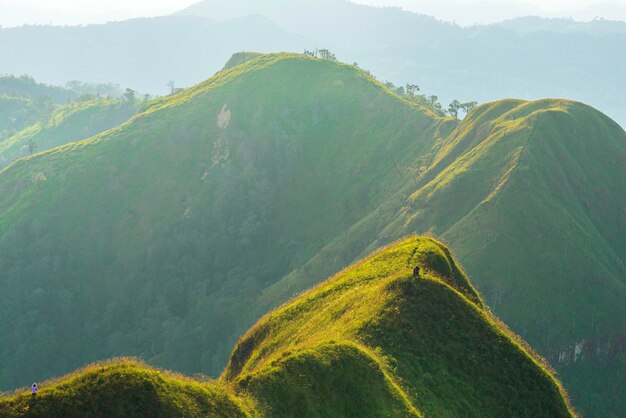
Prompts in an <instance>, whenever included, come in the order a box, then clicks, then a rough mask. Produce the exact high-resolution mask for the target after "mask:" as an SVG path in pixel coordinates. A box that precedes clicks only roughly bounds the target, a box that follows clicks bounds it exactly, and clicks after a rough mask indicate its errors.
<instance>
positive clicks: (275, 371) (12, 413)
mask: <svg viewBox="0 0 626 418" xmlns="http://www.w3.org/2000/svg"><path fill="white" fill-rule="evenodd" d="M415 266H419V267H420V268H421V274H420V276H419V277H414V276H413V268H414V267H415ZM41 386H42V389H41V390H40V393H39V394H38V397H37V399H35V400H30V399H29V394H28V393H25V394H19V392H18V394H16V395H13V396H9V397H5V398H0V413H2V414H3V416H9V417H17V416H25V415H27V414H28V416H51V412H52V411H54V414H57V415H64V416H68V415H73V416H75V415H85V414H94V415H96V416H104V415H110V414H111V413H115V415H116V416H177V414H180V413H183V411H184V414H185V416H224V417H227V416H228V417H232V416H246V415H247V413H246V410H248V411H250V414H251V415H253V416H260V417H279V416H280V417H302V416H333V417H355V416H359V417H387V416H413V417H422V416H433V417H457V416H461V415H463V416H480V417H502V416H506V417H529V416H549V417H571V416H573V414H572V412H571V411H570V409H569V408H568V405H567V402H566V400H565V399H564V397H563V392H562V390H561V389H560V386H559V384H558V382H556V380H555V379H554V378H553V377H552V376H551V375H550V373H549V372H547V371H546V370H545V369H544V368H543V367H542V366H541V365H540V364H539V363H538V362H537V361H536V360H535V359H533V358H532V357H531V356H530V355H529V353H528V352H527V351H526V350H525V349H524V348H523V347H522V346H521V345H520V344H519V343H518V342H516V340H514V339H512V337H511V335H509V334H508V333H507V332H506V331H505V330H504V329H502V328H501V326H499V325H498V323H496V322H494V319H493V318H492V317H491V315H490V314H489V312H488V311H487V310H486V309H485V307H484V305H483V303H482V301H481V299H480V296H479V295H478V294H477V292H476V291H475V290H474V288H473V287H472V285H471V284H470V283H469V281H468V280H467V278H466V277H465V275H464V274H463V273H462V272H461V271H460V270H459V268H458V267H457V266H456V263H455V262H454V260H453V259H452V257H451V255H450V252H449V250H448V249H447V248H446V247H445V246H443V245H442V244H441V243H439V242H437V241H435V240H434V239H432V238H425V237H411V238H407V239H405V240H402V241H400V242H397V243H395V244H393V245H391V246H389V247H387V248H384V249H382V250H380V251H378V252H376V253H375V254H373V255H372V256H370V257H369V258H367V259H365V260H363V261H361V262H358V263H357V264H355V265H353V266H351V267H350V268H348V269H346V270H345V271H343V272H341V273H340V274H338V275H337V276H335V277H333V278H331V279H329V280H327V281H326V282H324V283H322V284H320V285H319V286H317V287H316V288H314V289H312V290H311V291H309V292H307V293H305V294H303V295H301V296H299V297H298V298H297V299H295V300H293V301H292V302H290V303H288V304H286V305H285V306H283V307H281V308H280V309H278V310H276V311H274V312H272V313H270V314H268V315H267V316H266V317H265V318H263V319H262V320H261V321H259V323H257V325H255V326H254V327H253V328H252V329H251V330H250V331H249V332H248V333H247V334H246V335H245V336H244V337H243V338H242V339H241V340H240V341H239V343H238V344H237V346H236V347H235V350H234V352H233V354H232V356H231V359H230V361H229V364H228V367H227V368H226V370H225V371H224V373H223V376H222V378H221V380H220V381H218V382H214V383H204V384H201V383H198V382H193V381H191V380H189V379H186V380H184V379H183V378H182V377H180V376H178V377H177V376H170V375H167V374H164V375H161V373H159V372H157V371H154V370H150V369H146V368H145V366H144V367H142V366H141V365H138V364H136V363H133V362H128V361H123V362H121V363H112V364H105V365H94V366H91V367H88V368H87V369H86V370H84V371H79V372H77V373H75V374H74V375H72V376H70V377H67V378H65V379H62V380H61V381H58V382H49V383H45V384H43V385H41ZM225 388H232V389H225ZM233 392H234V393H235V395H233ZM238 398H239V399H238Z"/></svg>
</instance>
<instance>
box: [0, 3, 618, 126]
mask: <svg viewBox="0 0 626 418" xmlns="http://www.w3.org/2000/svg"><path fill="white" fill-rule="evenodd" d="M188 15H193V16H201V17H204V18H206V19H209V20H203V19H197V20H191V19H190V18H188V17H183V16H188ZM312 17H313V18H312ZM233 19H234V20H233ZM389 28H393V30H389ZM624 28H626V23H622V22H608V21H607V22H604V21H594V22H590V23H576V24H574V23H572V22H569V21H563V20H555V21H551V20H540V21H539V22H537V21H535V20H527V19H522V20H519V21H513V22H507V23H504V24H496V25H491V26H484V27H475V28H461V27H459V26H455V25H452V24H449V23H442V22H439V21H437V20H435V19H433V18H429V17H426V16H423V15H417V14H414V13H410V12H406V11H402V10H400V9H389V8H387V9H381V8H373V7H369V6H362V5H356V4H353V3H349V2H346V1H343V0H324V1H321V2H319V1H316V2H313V1H310V0H298V1H291V2H287V1H283V0H272V1H267V2H256V1H245V0H238V1H234V2H228V3H225V4H223V2H221V1H218V0H207V1H204V2H200V3H198V4H196V5H194V6H192V7H190V8H188V9H185V10H183V11H181V12H179V13H178V16H177V17H172V16H170V17H162V18H155V19H137V20H130V21H127V22H123V23H110V24H106V25H96V26H87V27H84V28H67V27H66V28H60V27H56V28H53V27H23V28H14V29H3V30H0V53H1V54H2V56H3V57H5V59H3V61H2V62H1V63H0V72H1V73H15V74H22V73H29V74H31V75H33V76H34V77H35V78H37V79H39V80H42V81H45V82H48V83H56V84H64V83H65V82H66V81H67V80H68V78H70V79H79V80H85V81H92V82H111V81H112V82H116V83H118V84H121V85H123V86H125V87H131V88H134V89H137V90H140V91H142V92H149V93H160V94H163V93H166V92H167V87H166V84H167V83H168V82H169V81H170V80H174V81H175V82H176V83H177V85H178V86H182V87H184V86H190V85H193V84H195V83H198V82H200V81H201V80H203V79H205V78H206V76H207V74H212V73H215V72H217V71H219V70H220V69H221V67H222V65H223V63H224V62H225V61H226V60H227V59H228V57H229V56H230V54H232V52H233V51H237V50H240V51H241V50H256V51H262V52H276V51H295V52H302V51H303V50H304V49H309V50H312V49H315V48H330V49H331V50H333V51H334V52H335V53H337V55H338V57H339V58H340V59H341V60H343V61H345V62H358V63H359V64H360V65H361V66H362V67H363V68H367V69H368V70H370V71H372V73H374V74H376V76H377V77H379V78H380V79H381V80H389V81H392V82H394V83H395V84H399V85H402V84H405V83H407V82H411V83H417V84H419V85H420V86H421V87H422V90H423V91H424V92H426V93H427V94H428V95H437V96H439V98H440V99H441V101H442V102H444V103H448V102H450V101H452V100H453V99H459V100H461V101H471V100H477V101H479V102H488V101H493V100H498V99H501V98H503V97H515V98H521V99H530V100H533V99H540V98H545V97H565V98H569V99H574V100H579V101H583V102H585V103H588V104H590V105H593V106H594V107H596V108H598V109H600V110H602V111H603V112H605V113H607V114H608V115H609V116H611V117H612V118H614V119H615V120H617V121H618V122H620V123H621V124H622V126H623V125H626V106H625V105H624V103H626V97H624V96H625V95H626V93H625V92H626V80H625V78H626V77H624V74H625V73H626V63H625V61H626V58H624V57H626V46H625V45H626V29H624ZM607 62H610V63H611V65H605V64H604V63H607ZM44 63H45V65H44Z"/></svg>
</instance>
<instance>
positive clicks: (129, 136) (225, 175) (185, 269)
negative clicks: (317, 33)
mask: <svg viewBox="0 0 626 418" xmlns="http://www.w3.org/2000/svg"><path fill="white" fill-rule="evenodd" d="M446 123H447V122H445V121H440V120H438V119H437V118H435V117H434V116H433V115H431V114H430V113H428V112H425V111H423V110H421V109H419V108H417V107H413V106H411V105H409V104H408V103H407V102H405V101H403V100H402V99H400V98H398V97H396V96H393V95H391V94H389V92H388V91H387V90H386V89H385V88H384V87H382V86H381V85H379V84H377V83H374V82H373V81H372V79H370V78H369V77H368V76H367V75H366V74H364V73H363V72H361V71H360V70H358V69H357V68H355V67H352V66H346V65H340V64H336V63H332V62H326V61H321V60H315V59H307V58H304V57H301V56H296V55H289V54H280V55H268V56H264V57H261V58H258V59H256V60H254V61H250V62H249V63H248V64H246V65H245V66H240V67H235V68H233V69H231V70H228V71H225V72H222V73H220V74H218V75H216V76H215V77H213V78H212V79H210V80H209V81H207V82H205V83H203V84H200V85H198V86H196V87H194V88H192V89H190V90H186V91H184V92H182V93H180V94H179V95H176V96H174V97H168V98H164V99H160V100H157V101H154V102H152V103H151V105H150V106H149V107H148V108H147V110H146V111H144V112H143V113H141V114H139V115H137V116H135V117H134V118H133V119H132V120H131V121H130V122H129V123H126V124H124V125H122V126H121V127H119V128H118V129H115V130H113V131H109V132H106V133H104V134H101V135H99V136H96V137H94V138H92V139H89V140H86V141H82V142H79V143H72V144H69V145H66V146H64V147H60V148H55V149H53V150H51V151H48V152H45V153H42V154H39V155H35V156H34V157H32V158H29V159H26V160H19V161H17V162H16V163H14V164H13V165H12V166H11V167H10V168H8V169H7V170H5V171H3V172H2V173H0V271H2V272H3V274H2V276H0V282H1V284H2V286H5V287H4V288H5V289H6V291H5V292H1V294H0V317H2V318H4V319H3V320H2V321H0V335H3V339H4V340H5V341H11V343H10V344H0V362H1V363H2V364H5V365H8V366H7V367H3V368H2V369H0V382H2V383H1V384H2V387H11V386H14V385H15V384H19V382H22V381H23V379H27V380H35V379H39V380H41V379H42V378H43V377H44V376H52V375H58V374H62V373H65V372H67V371H68V370H71V369H73V368H75V367H77V366H79V365H80V364H85V363H88V362H91V361H95V360H98V359H102V358H108V357H111V356H114V355H133V356H141V357H142V358H145V359H147V360H149V361H150V362H152V363H154V364H156V365H159V366H168V365H169V366H171V367H172V368H176V369H177V370H181V371H189V372H196V371H199V370H205V371H210V372H211V373H218V372H219V371H220V370H221V369H222V368H223V366H224V364H225V363H226V361H227V359H228V352H229V351H230V349H231V347H232V346H233V344H234V343H235V341H236V339H237V338H238V337H239V335H241V333H243V332H244V331H245V330H246V329H247V328H248V327H249V326H250V325H252V324H253V323H254V321H256V320H257V319H258V317H259V316H260V315H261V314H262V313H264V311H263V312H262V311H261V307H259V308H258V310H257V309H255V302H254V300H255V298H256V297H257V296H258V295H259V293H260V291H261V290H262V289H264V288H266V287H267V286H269V285H271V284H273V283H275V282H276V281H277V280H278V279H279V278H280V277H283V276H285V275H287V274H288V273H289V272H291V271H292V270H294V269H295V268H298V267H300V266H301V265H302V263H304V262H305V261H306V260H308V259H310V258H311V257H313V256H314V255H315V254H316V253H317V252H318V251H320V250H321V249H322V248H323V246H324V245H325V244H326V243H327V242H329V241H332V240H333V239H335V238H336V237H337V236H340V234H341V233H343V232H344V231H346V230H347V229H348V228H349V227H350V226H351V225H353V224H354V223H355V222H357V221H358V220H359V219H360V218H362V217H363V216H366V215H367V214H368V213H369V211H370V209H371V208H372V207H376V206H379V205H381V204H382V203H383V202H385V201H387V200H388V199H390V198H391V196H392V195H393V194H394V193H395V191H396V190H397V189H398V188H400V187H401V186H402V185H403V184H404V182H405V179H404V178H403V177H400V176H398V174H397V172H396V170H395V168H394V167H395V164H396V163H398V162H399V163H401V164H406V163H407V162H408V161H409V158H410V154H409V153H407V150H410V151H411V153H412V154H420V153H421V152H423V150H427V149H430V147H431V146H432V144H433V143H434V142H435V141H436V140H437V138H438V135H437V129H438V127H440V126H442V125H445V124H446ZM398 126H401V127H403V128H402V129H401V130H400V131H399V130H398V128H397V127H398ZM372 184H376V185H377V186H376V187H371V185H372ZM320 208H324V210H320ZM329 219H330V220H331V221H330V222H329ZM320 280H321V279H320ZM251 307H252V309H251ZM263 309H264V308H263ZM33 339H35V340H39V341H46V347H45V348H43V349H42V350H41V352H40V353H39V355H38V356H37V358H36V359H33V358H31V357H30V356H26V355H24V356H23V353H26V352H27V351H28V347H29V346H30V344H31V343H32V341H33Z"/></svg>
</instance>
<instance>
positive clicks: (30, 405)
mask: <svg viewBox="0 0 626 418" xmlns="http://www.w3.org/2000/svg"><path fill="white" fill-rule="evenodd" d="M39 386H40V389H39V391H38V393H37V397H36V399H32V397H31V394H30V391H27V392H23V391H16V392H15V394H12V395H8V396H4V397H0V415H1V416H3V417H7V418H9V417H23V416H26V417H41V418H44V417H46V418H48V417H58V418H61V417H133V418H134V417H146V418H147V417H182V416H186V417H233V418H235V417H247V416H250V415H249V414H248V412H246V407H245V405H244V404H243V403H242V401H241V400H239V399H238V398H236V397H235V396H234V395H233V394H231V393H229V391H228V390H227V389H225V388H223V387H221V386H218V385H214V384H211V383H202V382H198V381H195V380H193V379H190V378H186V377H184V376H181V375H175V374H172V373H169V372H165V371H161V370H156V369H152V368H150V367H149V366H147V365H146V364H143V363H140V362H138V361H136V360H132V359H120V360H113V361H110V362H104V363H97V364H92V365H90V366H87V367H85V368H83V369H80V370H78V371H76V372H74V373H72V374H70V375H68V376H65V377H62V378H59V379H56V380H53V381H47V382H44V383H42V384H39Z"/></svg>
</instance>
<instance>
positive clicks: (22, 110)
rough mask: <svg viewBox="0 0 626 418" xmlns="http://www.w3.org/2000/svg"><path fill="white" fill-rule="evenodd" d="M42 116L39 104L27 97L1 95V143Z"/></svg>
mask: <svg viewBox="0 0 626 418" xmlns="http://www.w3.org/2000/svg"><path fill="white" fill-rule="evenodd" d="M40 116H41V110H40V109H39V107H38V106H37V104H36V103H35V102H34V101H33V100H31V99H29V98H27V97H13V96H4V95H0V143H1V141H4V140H5V139H7V138H8V137H10V136H12V135H13V134H15V133H16V132H18V131H20V130H21V129H24V128H26V127H27V126H29V125H31V124H33V123H35V122H36V121H37V119H38V118H39V117H40Z"/></svg>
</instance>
